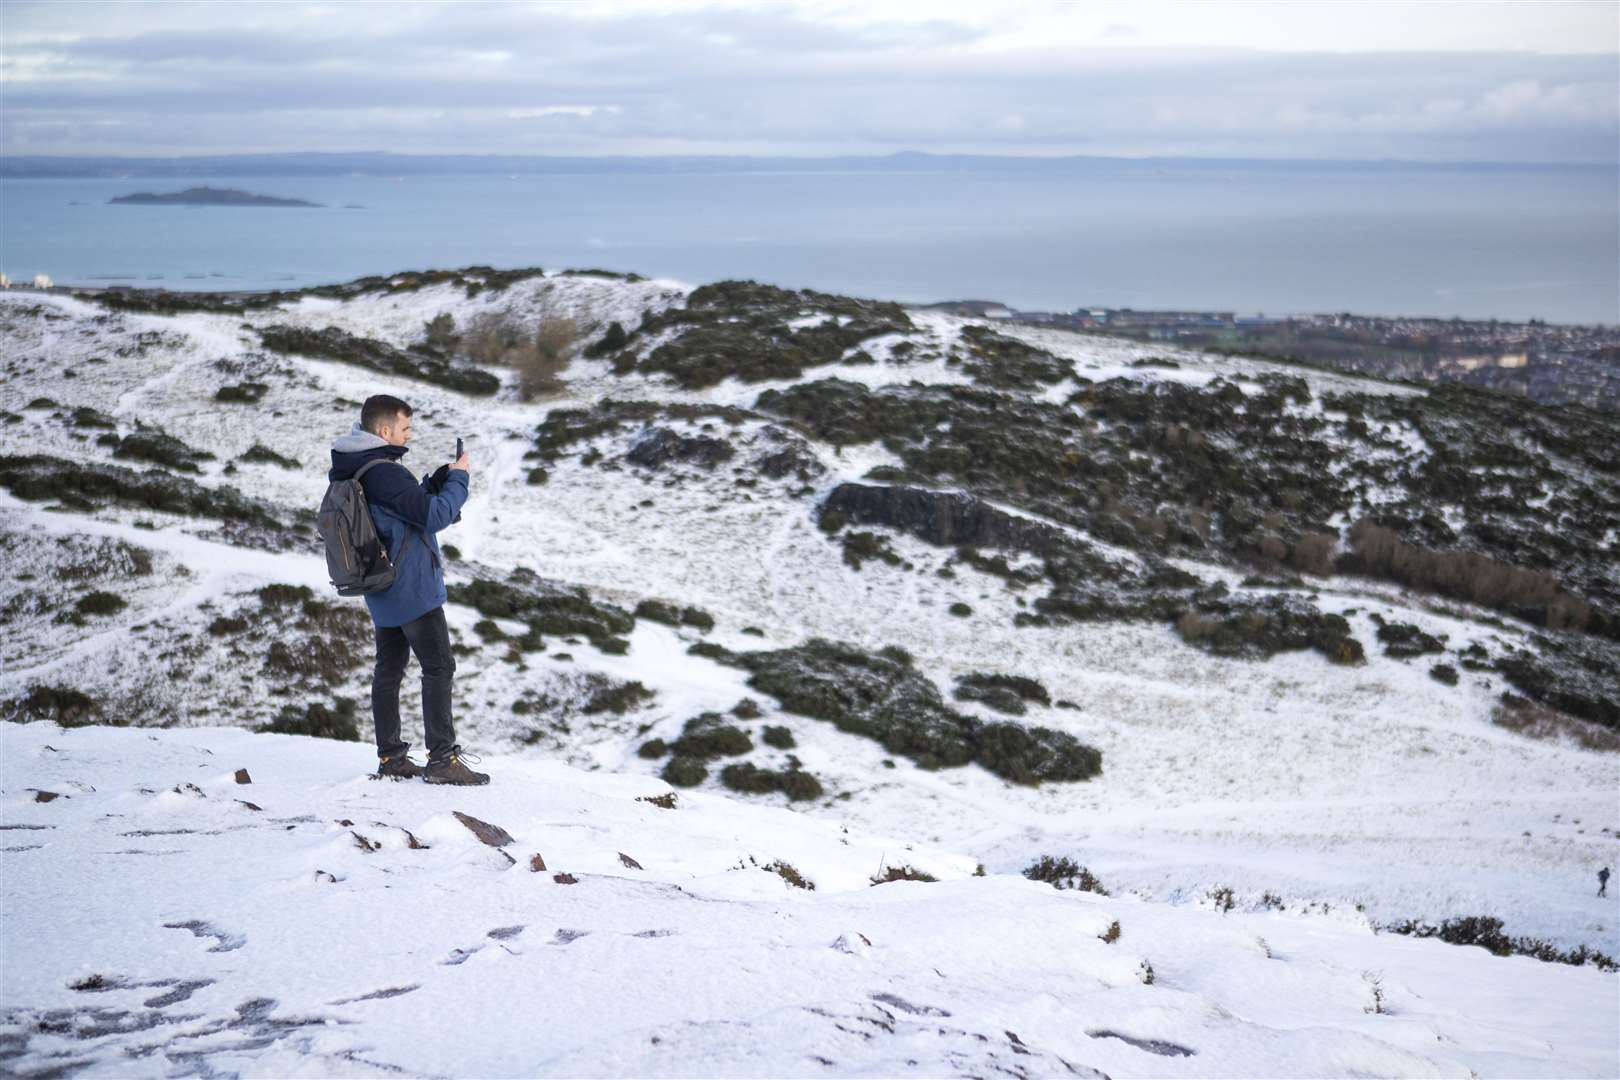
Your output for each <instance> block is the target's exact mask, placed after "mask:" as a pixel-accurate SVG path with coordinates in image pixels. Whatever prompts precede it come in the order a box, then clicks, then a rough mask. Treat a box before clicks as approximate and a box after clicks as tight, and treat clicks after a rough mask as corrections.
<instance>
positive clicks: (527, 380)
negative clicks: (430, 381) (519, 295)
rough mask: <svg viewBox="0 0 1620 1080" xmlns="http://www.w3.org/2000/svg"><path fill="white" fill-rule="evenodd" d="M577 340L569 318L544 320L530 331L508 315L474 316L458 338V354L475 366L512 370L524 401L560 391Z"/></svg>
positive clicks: (577, 336)
mask: <svg viewBox="0 0 1620 1080" xmlns="http://www.w3.org/2000/svg"><path fill="white" fill-rule="evenodd" d="M578 340H579V328H578V326H576V325H575V323H574V321H573V320H572V319H564V318H556V317H548V318H545V319H542V320H541V321H540V325H539V327H538V328H536V329H534V330H532V331H531V330H530V329H529V328H528V327H526V326H525V325H524V324H523V323H522V322H521V321H520V320H519V319H517V318H516V317H515V316H514V315H512V314H511V313H510V312H495V311H489V312H485V313H483V314H481V315H478V316H476V317H474V318H473V319H472V320H471V321H469V322H468V324H467V329H466V331H465V332H464V333H463V334H462V335H461V339H460V341H461V351H462V352H463V353H465V354H466V355H467V357H468V358H469V359H471V360H473V361H475V362H476V363H479V364H487V365H493V366H499V367H509V368H513V369H515V370H516V371H517V373H518V394H519V395H520V396H521V397H522V398H523V400H524V401H530V400H533V399H534V398H536V397H541V396H544V395H547V394H554V393H557V392H558V391H559V390H561V389H562V385H563V380H562V374H563V372H564V371H566V370H567V369H568V363H569V361H570V360H571V359H572V354H573V350H574V347H575V345H576V343H577V342H578Z"/></svg>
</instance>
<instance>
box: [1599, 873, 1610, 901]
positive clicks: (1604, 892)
mask: <svg viewBox="0 0 1620 1080" xmlns="http://www.w3.org/2000/svg"><path fill="white" fill-rule="evenodd" d="M1598 895H1599V896H1608V895H1609V868H1608V867H1607V866H1605V867H1604V868H1603V869H1601V870H1599V871H1598Z"/></svg>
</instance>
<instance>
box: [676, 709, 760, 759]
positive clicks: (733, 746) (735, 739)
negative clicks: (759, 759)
mask: <svg viewBox="0 0 1620 1080" xmlns="http://www.w3.org/2000/svg"><path fill="white" fill-rule="evenodd" d="M753 748H754V741H753V740H752V739H750V738H749V737H748V733H747V732H746V731H744V730H743V729H742V728H739V727H735V726H733V725H731V724H727V723H725V722H724V718H723V717H721V715H720V714H719V713H714V712H707V713H703V714H701V715H700V716H696V717H694V718H693V719H691V720H688V721H687V722H686V726H685V728H683V729H682V731H681V736H680V738H678V739H676V740H675V742H674V743H673V744H672V749H673V750H674V751H675V753H677V754H680V755H683V756H686V757H693V758H698V759H700V760H708V759H710V758H717V757H735V756H736V755H738V754H746V753H748V752H749V751H751V750H752V749H753Z"/></svg>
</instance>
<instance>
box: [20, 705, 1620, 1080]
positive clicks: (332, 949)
mask: <svg viewBox="0 0 1620 1080" xmlns="http://www.w3.org/2000/svg"><path fill="white" fill-rule="evenodd" d="M0 751H3V756H0V761H3V762H4V764H3V766H0V769H3V772H0V781H3V785H4V789H5V793H4V795H3V796H0V818H3V821H0V825H3V826H4V831H3V832H0V837H3V838H4V845H5V846H4V849H3V853H0V857H3V858H4V859H5V866H6V873H5V876H4V884H3V885H0V890H3V891H0V896H3V898H4V910H5V916H6V918H5V926H6V932H5V963H4V965H3V968H0V995H3V998H4V1002H5V1008H4V1011H3V1013H0V1067H4V1068H5V1069H6V1070H7V1072H8V1073H10V1074H14V1075H20V1076H29V1075H45V1074H49V1075H58V1076H59V1075H67V1074H73V1075H84V1076H130V1075H171V1076H184V1075H201V1076H223V1075H250V1076H334V1075H353V1076H385V1075H399V1074H405V1075H426V1076H469V1075H470V1076H821V1075H845V1076H903V1075H917V1076H939V1075H979V1076H986V1075H995V1074H1005V1075H1010V1076H1017V1077H1033V1076H1081V1077H1088V1076H1098V1075H1107V1076H1113V1077H1124V1076H1456V1077H1470V1076H1605V1075H1613V1074H1614V1070H1615V1067H1616V1058H1615V1050H1614V1034H1615V1029H1614V1004H1615V1001H1614V987H1615V977H1614V976H1612V975H1604V974H1601V973H1599V972H1597V971H1595V970H1592V969H1590V968H1579V969H1576V968H1568V967H1563V966H1557V965H1549V964H1543V963H1540V962H1537V961H1535V960H1530V959H1526V958H1522V957H1521V958H1511V959H1499V958H1495V957H1492V956H1490V955H1488V954H1487V953H1485V952H1484V950H1482V949H1477V948H1457V947H1454V946H1449V945H1443V944H1440V943H1438V942H1433V941H1416V940H1411V939H1408V938H1400V937H1393V936H1389V935H1375V934H1373V933H1372V931H1371V930H1370V929H1369V928H1368V927H1367V925H1366V923H1365V921H1364V920H1363V919H1361V918H1360V917H1358V916H1356V915H1355V914H1354V913H1352V912H1335V913H1332V914H1327V915H1324V914H1321V913H1316V914H1301V913H1278V912H1262V913H1247V912H1235V911H1234V912H1231V913H1222V912H1219V911H1216V910H1213V909H1211V908H1203V909H1198V908H1189V907H1177V906H1172V905H1166V904H1160V903H1148V902H1144V901H1142V900H1139V899H1135V898H1113V897H1102V896H1098V895H1094V894H1092V893H1085V892H1076V891H1058V890H1055V889H1052V888H1050V887H1048V886H1047V885H1044V884H1039V883H1036V882H1031V881H1026V880H1024V879H1022V878H1020V877H1017V876H1015V875H1006V874H990V875H987V876H983V877H976V876H973V871H974V867H973V865H972V863H971V860H969V859H965V858H963V857H962V856H961V855H959V854H956V853H952V852H948V851H942V850H938V849H934V848H928V847H923V846H921V845H915V844H910V843H907V842H906V841H905V840H904V839H903V838H901V837H894V836H888V837H884V836H878V835H871V834H863V833H860V832H855V831H846V830H843V829H840V828H838V827H836V826H834V825H832V824H830V823H827V822H824V821H820V820H817V819H815V818H813V817H810V816H807V815H803V814H796V813H792V812H790V811H787V810H784V809H778V808H773V807H765V806H758V805H747V804H742V803H739V802H735V801H732V800H728V799H724V798H720V797H717V796H713V795H705V794H690V793H685V792H682V793H679V794H678V795H677V796H676V804H675V806H674V808H672V809H661V808H659V807H656V806H654V805H652V804H650V803H648V802H646V801H643V799H642V797H644V796H658V795H661V794H666V793H668V789H667V787H666V786H665V785H663V784H662V783H660V782H659V781H657V780H652V779H649V778H646V777H639V776H634V775H625V774H616V773H605V772H604V773H586V772H580V771H578V770H575V769H572V768H570V767H568V766H564V765H560V764H556V763H553V762H547V761H544V760H538V759H535V758H532V757H528V758H518V757H508V756H502V757H498V758H493V759H490V760H488V761H486V763H485V764H486V765H488V767H489V768H491V769H492V770H494V771H495V772H496V773H497V774H498V775H499V776H500V782H499V783H496V784H493V785H491V786H490V787H488V788H479V789H445V788H433V787H429V786H426V785H423V784H419V783H414V782H404V783H396V782H391V781H373V780H370V779H366V778H365V777H364V775H363V774H364V772H365V770H366V769H367V768H368V766H369V764H370V756H371V755H370V752H369V750H368V749H367V748H365V747H363V746H354V745H331V744H322V743H319V742H317V741H315V740H310V739H303V738H296V737H285V736H269V735H250V734H247V733H245V732H242V731H237V730H229V729H219V728H200V729H192V730H185V731H161V732H145V731H139V730H116V729H107V728H85V729H77V730H71V731H62V730H59V729H56V728H55V727H54V726H52V725H45V724H30V725H26V726H17V725H8V726H7V727H6V728H4V729H0ZM238 769H245V770H246V771H247V774H248V778H249V779H250V780H251V783H249V784H241V783H238V782H237V780H236V770H238ZM37 791H44V792H54V793H56V794H57V796H58V797H57V798H54V799H52V800H50V801H49V802H45V803H39V802H36V801H35V800H36V799H37V798H38V795H37V793H36V792H37ZM458 812H459V813H461V814H465V815H468V816H469V817H471V818H474V819H476V820H477V821H479V822H483V823H487V824H489V825H494V826H498V827H499V828H500V829H502V830H504V832H505V833H506V834H507V835H508V836H509V837H510V838H511V842H510V843H506V844H503V846H501V847H499V848H496V847H492V846H489V845H487V844H485V843H484V842H482V841H480V839H479V838H478V837H477V836H475V834H474V833H473V831H472V830H471V828H469V827H468V826H467V825H465V824H463V822H462V821H461V820H460V819H459V818H458V817H457V816H456V814H457V813H458ZM495 839H496V840H497V841H500V840H501V839H502V838H501V837H500V836H498V835H497V836H496V837H495ZM536 855H538V856H540V858H541V861H542V862H543V863H544V870H539V871H537V870H534V869H532V867H533V865H534V864H533V863H532V861H531V860H532V859H533V857H534V856H536ZM783 863H786V864H788V865H789V866H791V867H792V868H793V869H794V870H795V871H797V873H798V874H799V875H801V876H802V877H803V878H804V879H806V881H807V883H809V884H813V885H814V889H813V890H807V889H802V888H796V887H794V886H792V885H790V884H789V883H788V881H787V880H786V879H785V878H784V877H782V876H779V874H778V873H777V872H774V871H772V870H770V869H766V868H767V867H772V866H778V865H780V864H783ZM632 864H633V865H632ZM902 865H904V866H910V867H912V868H914V869H917V870H921V871H924V872H927V873H930V874H932V875H934V876H936V877H938V878H939V879H940V880H939V881H938V882H935V883H927V882H920V881H899V882H892V883H889V884H885V885H881V886H877V887H873V886H871V885H870V884H869V881H870V878H871V877H872V876H873V875H874V874H876V873H878V872H879V871H880V868H883V867H886V866H888V867H894V866H902ZM558 874H566V875H568V876H570V877H572V878H573V879H574V880H573V882H572V883H565V882H563V881H559V880H558V879H557V878H556V876H555V875H558ZM1113 926H1117V934H1116V935H1115V939H1114V940H1113V941H1111V942H1110V941H1105V940H1104V938H1105V936H1107V935H1109V932H1110V928H1111V927H1113ZM1149 979H1151V981H1149Z"/></svg>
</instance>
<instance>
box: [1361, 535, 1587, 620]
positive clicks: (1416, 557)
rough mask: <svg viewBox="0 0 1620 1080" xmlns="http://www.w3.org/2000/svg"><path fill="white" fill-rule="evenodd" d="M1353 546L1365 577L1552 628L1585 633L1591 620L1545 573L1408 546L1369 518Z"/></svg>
mask: <svg viewBox="0 0 1620 1080" xmlns="http://www.w3.org/2000/svg"><path fill="white" fill-rule="evenodd" d="M1350 546H1351V548H1352V550H1353V551H1354V552H1355V556H1356V561H1357V563H1358V565H1359V569H1361V570H1362V571H1363V572H1364V573H1367V574H1371V575H1374V576H1377V577H1384V578H1389V579H1391V580H1394V581H1398V582H1400V583H1401V584H1403V585H1411V586H1413V587H1414V588H1419V589H1425V590H1428V591H1430V592H1437V593H1440V594H1442V595H1444V596H1452V597H1456V598H1458V599H1460V600H1470V601H1472V602H1474V603H1476V604H1481V605H1483V606H1485V607H1489V608H1495V609H1497V610H1498V611H1506V612H1510V613H1512V614H1514V615H1518V616H1520V617H1523V618H1527V619H1530V620H1532V621H1535V622H1541V623H1545V624H1546V625H1547V626H1548V627H1550V628H1552V629H1554V630H1566V629H1567V630H1584V629H1586V624H1587V623H1588V621H1589V620H1590V619H1591V616H1592V609H1591V606H1590V605H1589V604H1587V603H1586V601H1584V600H1582V599H1581V598H1580V597H1578V596H1574V595H1571V594H1570V593H1567V592H1565V591H1564V590H1563V589H1562V588H1561V587H1560V586H1559V584H1558V581H1557V579H1556V578H1554V577H1553V576H1552V575H1551V574H1549V573H1546V572H1545V571H1539V570H1524V569H1521V568H1519V567H1516V566H1510V565H1508V564H1507V563H1504V562H1498V561H1497V560H1495V559H1493V558H1491V557H1490V556H1488V555H1481V554H1479V553H1478V552H1473V551H1430V550H1429V549H1428V548H1423V547H1419V546H1417V545H1415V544H1408V543H1407V542H1406V541H1404V540H1402V539H1401V538H1400V536H1399V535H1398V534H1397V533H1396V532H1395V531H1394V530H1393V529H1386V528H1384V527H1383V526H1382V525H1379V524H1377V523H1376V522H1374V521H1373V520H1372V519H1371V518H1362V519H1361V520H1360V521H1358V522H1356V523H1355V525H1353V526H1352V527H1351V529H1350Z"/></svg>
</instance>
